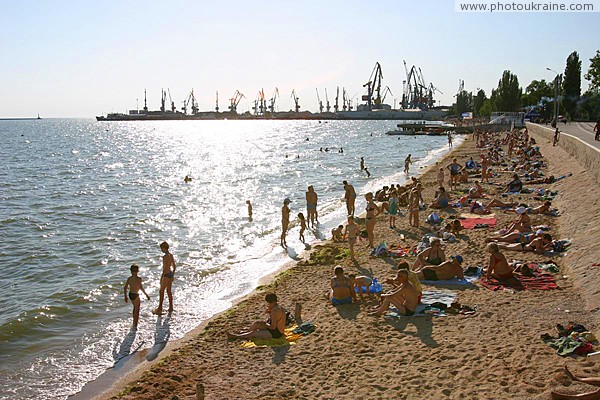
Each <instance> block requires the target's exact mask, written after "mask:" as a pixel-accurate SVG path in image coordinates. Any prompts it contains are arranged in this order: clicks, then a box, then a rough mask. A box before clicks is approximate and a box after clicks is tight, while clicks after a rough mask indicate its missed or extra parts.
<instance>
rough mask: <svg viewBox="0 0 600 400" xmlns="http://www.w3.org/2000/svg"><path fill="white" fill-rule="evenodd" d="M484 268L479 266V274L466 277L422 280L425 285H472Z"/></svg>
mask: <svg viewBox="0 0 600 400" xmlns="http://www.w3.org/2000/svg"><path fill="white" fill-rule="evenodd" d="M481 273H482V268H477V274H475V275H469V276H467V275H465V277H464V278H460V279H459V278H454V279H447V280H443V281H427V280H424V281H421V283H423V284H425V285H453V286H470V285H472V284H473V282H475V281H476V280H477V279H479V277H480V276H481Z"/></svg>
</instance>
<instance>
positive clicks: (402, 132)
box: [385, 126, 424, 136]
mask: <svg viewBox="0 0 600 400" xmlns="http://www.w3.org/2000/svg"><path fill="white" fill-rule="evenodd" d="M385 134H386V135H390V136H414V135H424V133H421V132H415V130H414V129H411V128H403V127H400V126H398V129H395V130H393V131H388V132H386V133H385Z"/></svg>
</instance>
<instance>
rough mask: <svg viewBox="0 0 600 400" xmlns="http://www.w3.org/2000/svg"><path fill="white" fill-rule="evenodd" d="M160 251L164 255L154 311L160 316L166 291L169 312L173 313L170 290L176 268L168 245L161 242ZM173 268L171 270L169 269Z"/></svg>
mask: <svg viewBox="0 0 600 400" xmlns="http://www.w3.org/2000/svg"><path fill="white" fill-rule="evenodd" d="M160 249H161V250H162V252H163V253H164V255H163V258H162V267H163V270H162V276H161V277H160V297H159V300H158V308H157V309H156V310H154V311H153V312H154V314H162V313H163V301H164V298H165V290H166V291H167V296H168V298H169V312H172V311H173V292H172V290H171V288H172V286H173V280H174V279H175V270H176V269H177V266H176V265H175V258H174V257H173V254H171V253H169V243H167V242H162V243H161V244H160ZM171 267H173V269H171Z"/></svg>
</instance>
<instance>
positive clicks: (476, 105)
mask: <svg viewBox="0 0 600 400" xmlns="http://www.w3.org/2000/svg"><path fill="white" fill-rule="evenodd" d="M487 99H488V98H487V96H486V95H485V91H484V90H483V89H479V90H478V91H477V94H476V95H475V97H473V113H474V114H475V115H479V114H480V112H479V111H480V110H481V107H482V106H483V103H485V101H486V100H487Z"/></svg>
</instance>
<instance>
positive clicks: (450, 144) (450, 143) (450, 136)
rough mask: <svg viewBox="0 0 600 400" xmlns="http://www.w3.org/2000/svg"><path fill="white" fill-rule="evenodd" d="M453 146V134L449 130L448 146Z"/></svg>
mask: <svg viewBox="0 0 600 400" xmlns="http://www.w3.org/2000/svg"><path fill="white" fill-rule="evenodd" d="M450 147H452V134H451V133H450V132H448V148H450Z"/></svg>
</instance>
